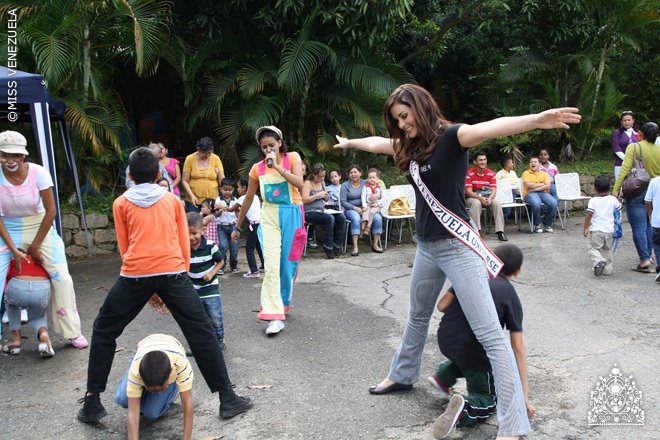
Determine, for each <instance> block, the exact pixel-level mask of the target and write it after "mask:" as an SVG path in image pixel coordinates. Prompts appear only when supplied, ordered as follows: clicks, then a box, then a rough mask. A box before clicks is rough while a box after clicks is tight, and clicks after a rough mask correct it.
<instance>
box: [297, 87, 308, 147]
mask: <svg viewBox="0 0 660 440" xmlns="http://www.w3.org/2000/svg"><path fill="white" fill-rule="evenodd" d="M309 89H310V83H309V81H306V82H305V87H304V88H303V92H302V96H301V97H300V115H299V116H298V142H300V141H302V140H303V139H304V136H305V112H306V111H307V98H308V97H309Z"/></svg>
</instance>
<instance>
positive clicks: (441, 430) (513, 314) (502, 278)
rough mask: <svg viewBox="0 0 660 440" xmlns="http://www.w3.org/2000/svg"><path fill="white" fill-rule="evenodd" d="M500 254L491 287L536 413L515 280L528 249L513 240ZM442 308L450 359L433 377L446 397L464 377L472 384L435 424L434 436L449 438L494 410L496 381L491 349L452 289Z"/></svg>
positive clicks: (443, 344)
mask: <svg viewBox="0 0 660 440" xmlns="http://www.w3.org/2000/svg"><path fill="white" fill-rule="evenodd" d="M495 254H496V255H497V257H498V258H499V259H500V260H501V261H502V263H503V266H502V270H501V272H500V274H499V276H497V277H496V278H494V279H491V280H489V285H490V291H491V294H492V296H493V302H494V303H495V308H496V310H497V316H498V318H499V321H500V324H501V325H502V326H503V327H506V329H507V330H509V335H510V338H511V348H512V349H513V354H514V355H515V358H516V364H517V366H518V371H519V373H520V381H521V384H522V389H523V393H524V395H525V406H526V407H527V413H528V415H529V416H530V417H531V416H533V415H534V413H535V412H536V409H535V408H534V406H533V405H532V404H531V403H530V402H529V398H528V395H527V354H526V352H525V343H524V341H523V332H522V320H523V311H522V305H521V304H520V299H519V298H518V295H517V294H516V290H515V289H514V288H513V286H512V285H511V283H510V281H509V280H510V279H511V278H513V277H515V276H518V275H519V274H520V272H521V270H522V269H521V266H522V261H523V254H522V251H521V250H520V248H518V247H517V246H515V245H512V244H504V245H500V246H498V247H497V249H496V250H495ZM437 308H438V310H439V311H440V312H443V313H444V316H443V317H442V320H441V321H440V326H439V328H438V345H439V347H440V351H441V352H442V354H443V355H445V357H446V358H447V360H445V361H443V362H440V363H439V364H438V368H437V369H436V372H435V374H434V375H432V376H430V377H429V381H430V382H431V383H432V384H433V386H435V387H436V388H437V389H438V391H439V392H440V394H441V396H442V397H443V398H446V399H448V398H449V397H450V392H451V387H452V386H453V385H454V384H455V383H456V380H457V379H458V378H460V377H464V378H465V380H466V383H467V390H468V394H467V396H461V395H460V394H454V395H452V396H451V399H450V400H449V404H448V405H447V409H446V410H445V412H444V413H443V414H442V415H441V416H440V417H438V419H437V420H436V421H435V423H434V425H433V436H434V437H435V438H438V439H439V438H445V437H446V436H448V435H449V433H450V432H451V431H452V430H453V429H454V428H455V427H459V428H462V427H467V426H472V425H474V424H475V423H477V422H479V421H484V420H486V419H487V418H488V417H489V416H490V415H492V414H494V413H495V408H496V397H495V381H494V378H493V372H492V368H491V365H490V362H489V360H488V357H487V356H486V351H485V350H484V348H483V346H482V345H481V344H480V343H479V341H478V340H477V338H476V336H475V335H474V333H473V332H472V329H471V328H470V325H469V323H468V321H467V318H466V317H465V314H464V313H463V309H461V305H460V304H459V303H458V301H456V297H455V294H454V292H453V290H452V289H451V288H450V289H449V290H448V291H447V292H446V293H445V295H444V296H443V297H442V298H441V299H440V301H438V305H437Z"/></svg>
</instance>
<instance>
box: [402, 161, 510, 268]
mask: <svg viewBox="0 0 660 440" xmlns="http://www.w3.org/2000/svg"><path fill="white" fill-rule="evenodd" d="M410 176H411V177H412V179H413V181H414V182H415V185H417V189H419V192H420V193H421V194H422V196H423V197H424V200H425V201H426V203H427V204H428V205H429V208H431V212H432V213H433V214H434V215H435V217H436V218H437V219H438V221H439V222H440V224H442V226H444V227H445V229H446V230H447V231H449V233H450V234H451V235H453V236H454V237H456V238H457V239H458V240H460V241H461V242H462V243H463V244H464V245H466V246H467V247H469V248H470V249H472V251H473V252H475V253H476V254H477V255H479V257H481V259H482V260H484V263H485V264H486V270H487V271H488V273H489V274H490V275H491V276H492V277H493V278H494V277H496V276H497V274H498V273H499V272H500V270H501V269H502V261H500V259H499V258H497V255H495V254H494V253H493V251H491V250H490V249H489V248H488V246H486V243H484V242H483V241H482V240H481V237H480V236H479V233H478V232H477V231H475V230H474V229H472V227H471V226H470V225H469V224H468V223H466V222H465V221H464V220H463V219H462V218H460V217H458V216H457V215H456V214H454V213H453V212H451V211H450V210H448V209H447V208H445V207H444V206H442V203H440V202H439V201H438V199H436V198H435V196H434V195H433V194H431V191H430V190H429V189H428V188H427V187H426V185H425V184H424V182H423V181H422V178H421V176H420V175H419V165H418V164H417V162H415V161H414V160H411V161H410Z"/></svg>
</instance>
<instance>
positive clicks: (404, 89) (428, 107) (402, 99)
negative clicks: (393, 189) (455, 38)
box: [383, 84, 451, 173]
mask: <svg viewBox="0 0 660 440" xmlns="http://www.w3.org/2000/svg"><path fill="white" fill-rule="evenodd" d="M395 104H403V105H406V106H408V107H410V111H411V112H412V113H413V116H414V117H415V127H416V128H417V136H415V137H414V138H413V139H408V138H407V137H406V133H405V132H404V131H403V130H401V129H400V128H399V125H398V123H397V120H396V119H395V118H394V116H392V114H391V110H392V106H394V105H395ZM383 119H384V120H385V127H387V133H388V134H389V137H390V139H392V141H393V142H394V160H395V163H396V166H397V167H398V168H399V170H400V171H401V172H403V173H405V172H407V171H408V167H409V165H410V161H411V160H415V161H417V162H420V163H421V162H425V161H426V160H428V158H429V157H431V154H433V151H434V150H435V147H436V143H437V141H438V138H439V137H440V136H441V135H442V133H443V132H444V130H445V128H447V127H448V126H449V125H450V124H451V123H450V122H449V121H448V120H447V119H446V118H445V117H444V115H443V114H442V112H441V111H440V108H439V107H438V104H437V103H436V102H435V99H433V97H432V96H431V94H430V93H429V92H428V91H426V89H424V88H422V87H420V86H418V85H415V84H404V85H402V86H399V87H397V88H396V89H395V90H394V91H393V92H392V94H391V95H390V96H389V98H387V101H386V102H385V108H384V110H383Z"/></svg>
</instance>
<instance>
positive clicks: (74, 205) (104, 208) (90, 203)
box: [60, 195, 115, 221]
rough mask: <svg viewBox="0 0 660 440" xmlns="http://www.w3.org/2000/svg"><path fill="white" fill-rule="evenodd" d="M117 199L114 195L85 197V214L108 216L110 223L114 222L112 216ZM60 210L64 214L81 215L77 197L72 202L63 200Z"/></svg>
mask: <svg viewBox="0 0 660 440" xmlns="http://www.w3.org/2000/svg"><path fill="white" fill-rule="evenodd" d="M114 199H115V197H114V196H112V195H107V196H89V195H87V196H83V206H84V207H85V213H86V214H89V213H96V214H104V215H107V216H108V218H109V219H110V221H113V220H112V219H113V216H112V202H114ZM61 200H62V203H60V210H61V212H62V213H63V214H79V213H80V206H79V205H78V201H77V200H76V198H75V197H72V198H71V199H70V200H67V201H64V199H61Z"/></svg>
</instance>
